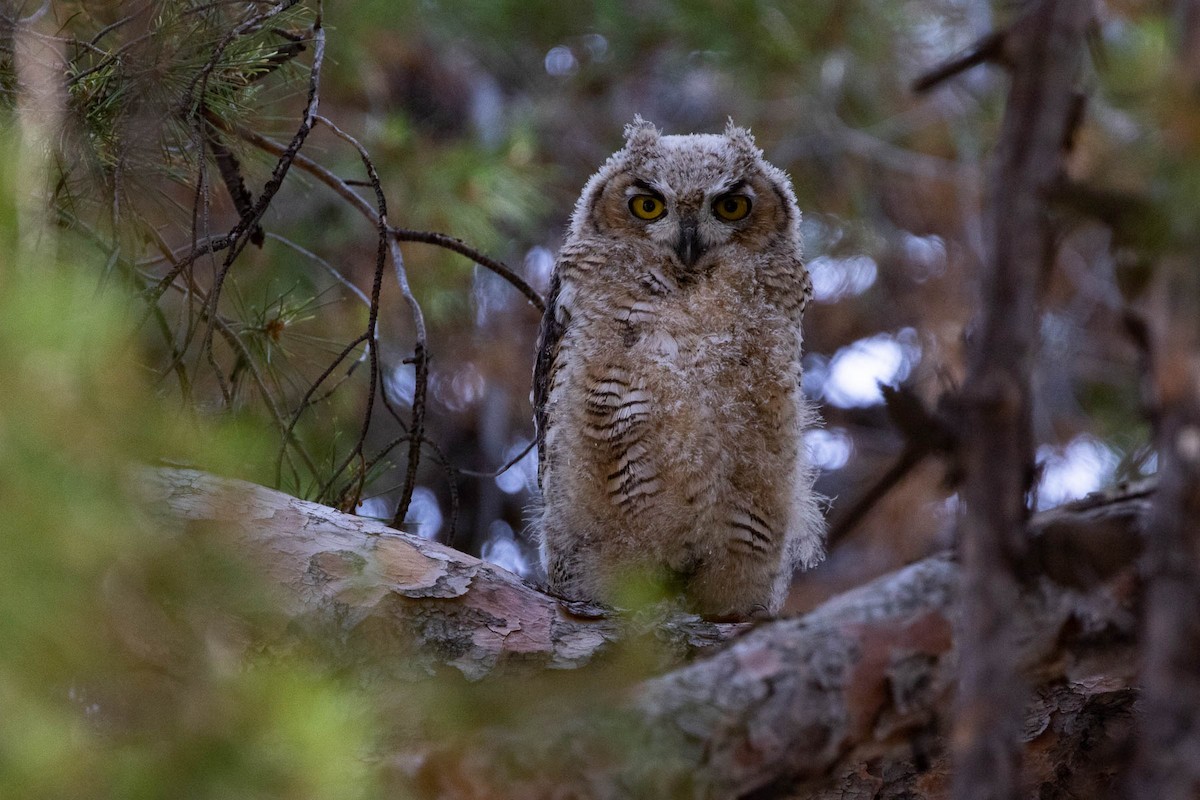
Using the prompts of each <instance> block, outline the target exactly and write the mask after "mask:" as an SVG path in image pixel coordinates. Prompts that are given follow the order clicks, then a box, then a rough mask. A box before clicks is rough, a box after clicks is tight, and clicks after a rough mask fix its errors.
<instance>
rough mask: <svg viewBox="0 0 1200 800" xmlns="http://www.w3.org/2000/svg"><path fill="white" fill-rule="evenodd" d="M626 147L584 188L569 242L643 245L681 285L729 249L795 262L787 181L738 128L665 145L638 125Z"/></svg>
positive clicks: (796, 228)
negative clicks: (780, 255)
mask: <svg viewBox="0 0 1200 800" xmlns="http://www.w3.org/2000/svg"><path fill="white" fill-rule="evenodd" d="M625 138H626V142H625V147H623V148H622V149H621V150H618V151H617V152H616V153H614V154H613V155H612V156H611V157H610V158H609V159H608V161H607V162H605V164H604V166H603V167H601V168H600V171H599V172H597V173H596V174H595V175H593V176H592V179H591V180H590V181H588V184H587V186H586V187H585V188H584V190H583V194H582V196H581V197H580V198H579V202H578V204H577V205H576V206H575V213H574V215H573V216H572V219H571V233H572V234H573V235H574V236H597V235H598V236H603V237H614V238H620V239H622V240H623V241H629V240H630V239H633V240H634V241H642V242H644V243H645V244H646V245H648V246H649V247H651V248H653V249H655V250H660V251H661V252H662V254H663V255H664V256H665V257H667V258H669V259H671V260H672V261H673V262H674V263H675V265H676V267H677V268H678V271H679V272H680V273H681V274H684V275H686V274H688V273H702V272H705V271H706V270H707V268H708V267H709V266H710V265H711V264H713V263H715V262H716V260H717V259H719V258H720V257H721V254H722V251H724V250H726V249H727V248H730V247H736V246H741V247H744V248H747V249H749V250H751V251H761V250H764V249H766V248H768V247H773V246H774V247H780V246H782V247H784V248H786V249H788V250H795V251H796V252H798V249H799V239H800V212H799V209H798V208H797V206H796V197H795V194H794V193H793V191H792V185H791V181H790V180H789V179H788V177H787V175H786V174H784V172H783V171H782V170H780V169H778V168H777V167H774V166H772V165H771V164H769V163H768V162H767V161H766V160H765V159H764V158H763V154H762V151H761V150H759V149H758V147H757V146H756V145H755V143H754V138H753V137H752V136H751V135H750V132H749V131H748V130H746V129H745V128H739V127H736V126H735V125H734V124H733V122H732V120H731V121H730V122H729V124H728V126H727V127H726V128H725V132H724V133H722V134H692V135H688V136H664V135H662V134H661V133H660V132H659V130H658V129H657V128H656V127H654V125H652V124H650V123H649V122H646V121H645V120H643V119H642V118H641V117H636V118H635V119H634V121H633V123H632V124H631V125H628V126H626V128H625Z"/></svg>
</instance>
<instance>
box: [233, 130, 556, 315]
mask: <svg viewBox="0 0 1200 800" xmlns="http://www.w3.org/2000/svg"><path fill="white" fill-rule="evenodd" d="M214 122H215V123H217V124H220V123H219V122H218V121H216V120H214ZM233 132H234V133H236V134H237V135H238V136H240V137H242V138H243V139H245V140H246V141H247V142H250V143H251V144H253V145H254V146H255V147H257V148H259V149H260V150H263V151H265V152H268V153H271V154H272V155H276V156H278V155H281V154H282V153H283V146H282V145H281V144H279V143H278V142H274V141H272V140H270V139H268V138H267V137H265V136H263V135H261V134H259V133H257V132H255V131H252V130H250V129H248V128H243V127H240V126H239V127H235V128H234V129H233ZM295 163H296V166H297V167H299V168H300V169H302V170H304V171H305V172H307V173H308V174H310V175H312V176H313V177H314V178H316V179H317V180H319V181H320V182H321V183H323V184H325V185H326V186H328V187H329V188H330V189H332V190H333V191H334V192H336V193H337V194H338V195H339V196H340V197H341V198H342V199H343V200H345V201H346V202H348V203H349V204H350V205H352V206H353V207H354V208H355V209H356V210H357V211H358V212H359V213H360V214H362V215H363V216H365V217H366V218H367V219H368V220H370V221H371V223H372V224H377V222H378V220H377V216H376V213H375V210H374V209H373V208H372V207H371V204H370V203H368V202H367V201H366V200H364V199H363V198H362V196H361V195H359V194H358V192H356V191H354V189H353V187H352V184H351V182H350V181H347V180H343V179H342V178H339V177H338V176H337V175H335V174H333V173H332V172H330V171H329V170H328V169H326V168H325V167H323V166H321V165H320V164H318V163H317V162H315V161H313V160H312V159H311V158H308V157H307V156H304V155H302V154H301V155H298V156H297V157H296V159H295ZM368 185H369V183H368ZM392 234H393V235H394V236H395V237H396V239H397V240H398V241H402V242H419V243H422V244H431V245H434V246H436V247H441V248H443V249H445V250H450V251H451V252H454V253H458V254H459V255H462V256H466V257H467V258H469V259H471V260H472V261H473V262H475V263H476V264H478V265H479V266H481V267H483V268H484V269H487V270H490V271H492V272H494V273H496V274H497V275H499V276H500V277H501V278H503V279H504V280H506V281H508V283H509V284H510V285H511V286H512V287H513V288H515V289H516V290H517V291H519V292H520V293H521V294H523V295H525V297H526V298H527V299H528V300H529V302H530V303H532V304H533V306H534V308H536V309H537V310H538V311H545V306H546V304H545V301H544V300H543V299H542V296H541V295H540V294H538V293H537V291H535V290H534V288H533V287H532V286H530V285H529V284H528V283H527V282H526V281H525V279H524V278H522V277H521V276H520V275H518V274H517V273H516V272H514V271H513V270H512V268H511V267H509V266H508V265H507V264H505V263H504V262H503V261H498V260H496V259H494V258H492V257H490V256H488V255H485V254H484V253H481V252H480V251H478V250H476V249H475V248H473V247H471V246H470V245H468V244H466V243H465V242H463V241H462V240H461V239H456V238H454V237H453V236H450V235H448V234H445V233H437V232H434V231H413V230H408V229H405V228H392Z"/></svg>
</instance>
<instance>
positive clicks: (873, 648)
mask: <svg viewBox="0 0 1200 800" xmlns="http://www.w3.org/2000/svg"><path fill="white" fill-rule="evenodd" d="M148 483H149V485H150V486H151V495H152V497H154V498H155V499H156V501H157V502H159V503H165V505H166V507H167V508H168V509H169V511H170V513H172V514H173V515H175V516H177V517H182V518H183V519H185V520H187V521H188V529H189V531H192V532H197V533H198V532H202V531H205V532H211V534H210V535H221V536H227V537H228V538H229V539H230V541H231V542H233V543H234V544H236V546H238V547H242V548H245V549H246V551H247V552H248V553H250V554H251V555H252V556H253V557H254V558H257V559H259V561H260V563H262V565H263V569H264V570H265V571H266V573H267V574H268V575H269V577H270V578H271V579H273V580H274V581H276V582H278V583H279V584H280V585H281V586H282V587H283V589H284V591H285V602H286V605H287V609H288V613H290V614H293V615H294V620H293V622H292V624H291V625H289V626H288V627H289V630H290V631H294V630H295V629H297V628H299V629H301V630H309V631H311V630H314V629H315V630H317V631H318V632H320V633H321V634H323V635H325V636H327V637H328V638H330V639H331V640H333V641H336V642H338V644H339V646H340V647H343V648H344V649H345V650H346V651H347V652H352V653H361V652H363V651H365V650H370V651H372V652H373V653H374V655H375V658H374V659H372V660H371V662H370V664H371V668H372V670H373V671H372V673H371V674H373V675H374V676H375V678H376V679H377V680H383V681H393V680H395V679H397V678H403V679H406V683H405V684H402V685H408V684H407V680H411V679H413V678H414V677H420V676H423V675H428V674H429V673H430V672H433V671H435V670H436V669H437V667H438V665H441V664H446V665H450V666H452V667H454V668H456V669H457V670H458V671H460V672H461V673H462V674H464V675H466V676H468V677H470V678H473V679H479V678H483V677H489V681H495V680H501V681H502V678H503V675H505V674H507V675H512V674H513V670H514V669H516V668H518V667H520V666H525V667H532V668H534V669H522V670H521V674H522V675H523V676H524V677H523V678H521V681H520V685H521V686H524V687H526V688H528V687H529V686H531V685H534V686H543V685H547V684H543V683H542V682H544V681H549V680H550V679H549V677H548V676H547V675H545V674H543V673H541V672H540V671H539V670H537V669H536V668H538V667H543V666H546V667H554V668H581V667H584V666H585V665H592V666H588V667H587V669H585V670H582V672H581V680H582V681H583V683H584V686H585V687H586V688H585V693H595V692H597V691H599V690H598V689H597V688H596V687H597V686H598V685H599V682H598V681H597V680H596V679H595V676H596V675H597V674H599V673H597V672H596V671H595V668H596V666H598V664H596V662H598V661H603V660H604V654H605V653H606V652H609V651H610V650H611V649H612V648H613V645H614V642H616V641H617V640H618V639H619V638H621V637H623V636H628V635H629V633H630V627H631V626H630V625H629V624H628V623H619V622H617V621H614V620H613V619H611V618H608V617H606V616H604V614H603V613H602V612H601V610H599V609H595V608H575V609H574V610H572V609H571V608H568V607H566V606H565V605H564V604H563V603H561V602H560V601H558V600H556V599H555V598H553V597H550V596H548V595H545V594H543V593H541V592H539V591H537V590H536V589H534V588H532V587H530V586H529V585H527V584H525V583H524V582H522V581H520V580H519V579H518V578H516V577H515V576H513V575H511V574H510V573H508V572H506V571H504V570H502V569H500V568H498V567H495V566H493V565H491V564H487V563H485V562H481V561H479V560H478V559H475V558H472V557H470V556H467V555H464V554H462V553H458V552H457V551H454V550H451V549H449V548H446V547H443V546H441V545H438V544H436V543H433V542H429V541H426V540H423V539H420V538H419V537H416V536H413V535H410V534H405V533H400V532H397V531H393V530H390V529H388V528H386V527H384V526H383V525H382V524H380V523H377V522H373V521H370V520H365V519H362V518H358V517H353V516H350V515H346V514H341V513H339V512H337V511H334V510H333V509H330V508H326V507H323V506H319V505H317V504H314V503H308V502H304V501H300V500H296V499H294V498H291V497H288V496H287V495H284V494H281V493H279V492H275V491H272V490H268V489H264V488H261V487H257V486H254V485H252V484H247V483H244V482H240V481H230V480H223V479H219V478H214V477H212V476H209V475H205V474H203V473H199V472H195V471H192V470H177V469H171V470H156V471H153V472H151V473H150V478H149V480H148ZM1149 492H1150V490H1149V489H1148V488H1147V487H1145V486H1134V487H1127V488H1125V489H1123V490H1121V491H1118V492H1115V493H1113V494H1111V495H1108V496H1103V497H1098V498H1094V499H1092V500H1089V501H1085V502H1081V503H1077V504H1073V505H1072V506H1069V507H1064V508H1062V509H1057V510H1055V511H1054V512H1053V513H1047V514H1043V515H1038V517H1036V518H1035V519H1034V523H1033V525H1034V528H1035V529H1036V530H1037V536H1035V541H1036V542H1041V541H1045V542H1047V545H1048V547H1049V549H1050V550H1054V551H1057V550H1059V549H1064V548H1065V549H1067V550H1068V551H1069V552H1071V553H1073V554H1074V556H1073V559H1072V565H1073V569H1070V570H1066V572H1065V574H1066V575H1067V576H1068V577H1071V576H1078V575H1084V576H1086V577H1087V580H1072V583H1073V584H1076V585H1084V584H1086V585H1089V586H1091V589H1090V590H1089V591H1087V592H1081V591H1078V590H1077V589H1073V588H1068V587H1063V586H1061V585H1059V584H1057V583H1055V582H1054V581H1053V580H1051V579H1050V578H1047V577H1042V578H1040V579H1038V580H1035V581H1032V582H1031V583H1030V584H1029V585H1028V586H1027V587H1026V588H1025V590H1024V591H1023V592H1022V593H1021V594H1020V596H1019V597H1018V599H1017V602H1016V603H1015V604H1014V606H1013V607H1012V608H1011V609H1010V613H1011V616H1012V619H1013V621H1014V627H1015V628H1016V629H1017V630H1019V631H1020V632H1021V635H1020V637H1019V638H1018V639H1017V641H1016V642H1015V643H1014V653H1015V654H1016V656H1015V660H1016V663H1017V666H1018V667H1019V668H1020V670H1021V671H1022V674H1023V675H1025V676H1026V678H1028V679H1029V680H1030V681H1031V683H1032V684H1033V685H1034V686H1036V687H1038V688H1037V693H1036V696H1035V698H1034V699H1033V701H1032V702H1031V704H1030V705H1029V706H1027V707H1026V708H1025V710H1024V713H1023V715H1022V721H1023V729H1022V733H1021V734H1020V736H1019V738H1020V740H1021V742H1022V744H1023V747H1024V751H1025V756H1026V758H1025V771H1024V773H1023V775H1022V778H1021V785H1022V787H1023V788H1024V790H1026V793H1027V794H1028V795H1029V796H1037V793H1038V792H1039V791H1042V790H1043V789H1046V788H1047V787H1051V786H1053V787H1066V790H1069V791H1073V792H1075V793H1076V794H1075V795H1074V796H1079V797H1086V796H1091V797H1098V796H1102V792H1101V791H1100V788H1099V787H1100V785H1101V784H1102V783H1103V782H1104V781H1107V780H1110V779H1111V778H1112V776H1113V774H1114V773H1115V772H1116V771H1118V770H1119V769H1121V768H1122V766H1123V764H1124V761H1123V759H1122V758H1121V757H1118V756H1120V754H1121V752H1123V751H1120V750H1119V745H1120V743H1121V741H1123V740H1122V737H1123V736H1124V735H1125V734H1126V733H1127V732H1128V727H1129V725H1128V717H1129V709H1130V706H1131V704H1132V702H1133V698H1134V695H1133V692H1132V690H1131V688H1130V687H1131V680H1132V677H1131V676H1132V675H1133V674H1134V670H1135V662H1136V658H1135V653H1134V648H1133V637H1132V631H1133V628H1134V624H1135V620H1136V615H1135V614H1133V613H1132V612H1131V610H1130V608H1129V606H1130V604H1131V603H1132V602H1133V599H1134V595H1135V592H1134V590H1135V588H1136V580H1135V578H1134V577H1133V571H1132V564H1133V559H1126V560H1124V562H1123V563H1117V564H1112V563H1107V564H1106V563H1105V554H1106V553H1107V552H1108V551H1109V550H1110V549H1111V548H1112V547H1114V546H1118V545H1119V546H1120V547H1123V548H1125V552H1129V553H1132V554H1134V556H1136V553H1137V552H1138V549H1139V546H1140V541H1141V535H1140V533H1139V532H1138V531H1137V523H1138V522H1139V520H1141V519H1142V516H1143V514H1144V512H1145V510H1146V508H1147V506H1148V504H1149V502H1150V500H1149ZM1097 531H1099V532H1101V534H1102V536H1103V539H1102V541H1103V542H1105V544H1104V546H1103V547H1102V548H1100V552H1097V551H1096V549H1095V548H1091V547H1089V546H1088V542H1089V539H1090V538H1091V537H1092V536H1093V534H1095V533H1096V532H1097ZM1034 551H1035V552H1037V551H1038V548H1037V547H1035V548H1034ZM1043 555H1045V554H1043ZM1092 561H1094V562H1095V563H1094V564H1091V565H1090V566H1089V564H1088V563H1087V562H1092ZM1034 563H1036V564H1041V563H1043V562H1042V561H1036V562H1031V564H1034ZM1050 571H1051V573H1052V574H1053V573H1054V572H1055V570H1054V569H1051V570H1050ZM961 581H962V572H961V569H960V567H959V565H958V564H957V563H956V562H955V561H954V560H953V559H952V558H950V557H949V556H946V555H942V556H937V557H933V558H930V559H927V560H925V561H922V562H919V563H917V564H914V565H912V566H910V567H907V568H905V569H903V570H900V571H898V572H896V573H893V574H891V575H887V576H885V577H883V578H881V579H880V580H878V581H876V582H874V583H871V584H869V585H867V586H864V587H861V588H859V589H856V590H854V591H852V592H849V593H847V594H845V595H842V596H839V597H837V598H834V599H833V600H830V601H829V602H827V603H826V604H824V605H823V606H821V607H820V608H818V609H817V610H815V611H813V612H812V613H810V614H808V615H806V616H804V617H800V618H793V619H783V620H777V621H775V622H771V623H767V624H764V625H760V626H758V627H756V628H754V629H752V630H750V631H749V632H744V631H745V628H744V627H743V626H733V625H714V624H710V623H706V622H703V621H700V620H696V619H695V618H683V619H681V620H675V621H673V622H671V623H669V624H668V625H667V626H666V627H665V628H663V629H662V630H661V631H656V633H658V635H660V636H662V637H666V638H667V639H669V640H670V641H671V642H673V643H675V644H676V652H677V653H679V654H681V655H682V654H686V653H691V654H695V653H697V652H698V651H699V650H700V649H702V648H704V647H706V646H708V645H720V644H721V643H723V642H728V641H729V639H730V638H731V637H733V636H734V635H735V634H739V633H741V635H740V636H737V637H736V638H735V639H734V640H733V641H732V642H729V643H728V644H725V645H724V646H718V647H716V648H715V649H712V655H711V656H709V657H705V658H703V659H701V660H698V661H696V662H695V663H693V664H690V665H687V666H683V667H681V668H678V669H676V670H674V671H671V672H668V673H666V674H664V675H662V676H661V677H658V678H654V679H652V680H650V681H647V682H645V683H642V684H640V686H637V687H635V688H634V690H633V691H632V692H630V691H628V690H626V689H619V690H618V694H617V695H616V696H617V697H618V701H617V702H612V703H608V702H602V703H596V702H592V703H591V704H589V703H588V702H587V701H586V700H584V699H581V698H579V697H576V701H577V704H576V705H574V706H571V707H565V706H564V697H563V695H562V694H561V693H558V694H551V697H550V698H546V697H545V696H544V695H545V694H548V693H549V692H542V691H541V690H534V691H533V692H532V693H530V698H531V699H530V700H529V702H530V703H532V704H533V705H534V706H535V708H533V709H532V710H531V711H530V712H529V713H530V714H531V715H532V717H533V718H534V719H535V724H524V725H521V726H513V725H508V726H505V727H503V728H499V729H488V730H484V731H482V732H475V733H473V734H466V735H465V737H464V738H461V739H453V738H450V739H442V740H439V741H434V742H429V741H424V742H421V741H415V742H412V743H411V748H410V749H408V750H406V751H405V752H404V753H397V755H396V764H397V765H398V766H397V769H396V773H397V778H396V779H397V781H398V782H400V783H402V784H403V787H404V789H405V791H408V792H413V793H416V794H418V795H421V796H430V797H496V796H511V797H529V798H537V797H565V796H586V797H627V796H645V797H713V798H717V797H740V796H745V797H760V798H767V797H795V798H802V797H803V798H809V797H814V798H835V797H836V798H841V797H872V798H899V797H907V798H924V797H940V796H944V794H945V791H946V780H947V778H946V776H947V774H948V756H947V747H946V737H945V732H946V731H947V730H948V727H949V719H950V710H949V709H950V705H951V698H952V694H953V690H954V686H955V683H956V680H957V665H958V663H959V654H960V652H961V643H960V642H959V640H958V639H957V637H956V622H957V620H956V614H957V610H956V609H957V600H956V598H957V594H958V587H959V585H960V582H961ZM632 627H634V628H636V626H632ZM280 633H281V634H282V631H280ZM380 665H385V669H384V671H383V672H382V673H381V672H380V671H379V670H380ZM502 668H503V669H502ZM589 675H590V676H593V677H592V678H590V679H589V678H588V677H587V676H589ZM534 681H536V682H537V683H531V682H534ZM498 685H501V686H503V685H505V684H503V682H502V683H501V684H498ZM539 697H541V698H542V701H541V702H542V705H543V706H544V707H542V708H537V707H536V706H537V705H538V702H539V701H538V698H539ZM597 706H599V708H597ZM1055 791H1058V788H1055ZM1046 796H1053V797H1059V796H1062V797H1065V796H1067V795H1065V794H1053V793H1052V794H1050V795H1046Z"/></svg>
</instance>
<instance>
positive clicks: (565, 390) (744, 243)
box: [534, 117, 824, 617]
mask: <svg viewBox="0 0 1200 800" xmlns="http://www.w3.org/2000/svg"><path fill="white" fill-rule="evenodd" d="M625 134H626V144H625V147H624V148H623V149H621V150H619V151H618V152H617V153H615V154H614V155H613V156H611V157H610V158H609V159H608V161H607V162H606V163H605V164H604V166H603V167H601V169H600V171H599V172H597V173H596V174H595V175H593V176H592V178H591V180H589V181H588V183H587V186H585V187H584V190H583V194H582V195H581V196H580V198H579V201H578V202H577V204H576V206H575V212H574V214H573V216H572V218H571V226H570V231H569V233H568V235H567V238H566V242H565V243H564V245H563V247H562V250H561V251H560V252H559V255H558V261H557V263H556V264H555V267H554V272H553V276H552V278H551V285H550V293H549V302H548V304H547V306H548V307H547V309H546V314H545V317H544V318H543V321H542V329H541V335H540V336H539V341H538V356H537V366H536V368H535V371H534V407H535V414H536V422H537V431H538V444H539V451H538V454H539V463H538V483H539V485H540V487H541V490H542V505H541V508H540V511H539V514H540V519H538V520H537V527H538V528H540V534H541V542H542V555H543V558H544V561H545V565H546V572H547V575H548V577H549V581H550V587H551V589H552V590H554V591H557V592H558V593H560V594H562V595H564V596H567V597H574V598H580V599H591V600H601V601H612V600H613V599H614V597H615V596H617V594H618V590H619V587H620V586H621V582H622V581H623V580H626V579H628V578H629V577H631V576H633V575H645V574H646V573H650V574H652V575H654V576H656V577H660V578H664V579H671V580H673V581H678V582H679V584H680V585H681V586H682V589H683V593H684V595H685V597H686V598H687V600H688V601H689V603H690V605H691V606H692V607H693V608H694V609H695V610H696V611H698V612H700V613H703V614H707V615H712V616H732V617H744V616H752V615H761V614H764V613H766V614H774V613H776V612H777V611H778V610H779V608H780V606H781V604H782V602H783V598H784V595H785V593H786V591H787V587H788V583H789V581H790V579H791V574H792V571H793V569H794V567H795V566H796V565H797V564H800V565H803V566H806V567H807V566H811V565H812V564H814V563H816V562H817V561H819V560H820V559H821V557H822V555H823V539H824V522H823V520H822V517H821V513H820V510H819V508H818V503H817V497H816V496H815V495H814V494H813V490H812V485H813V480H814V478H815V471H814V469H813V468H812V467H811V466H810V464H809V462H808V460H807V458H806V454H805V448H804V444H803V441H802V433H803V431H804V429H805V428H806V427H808V426H810V425H813V424H814V423H815V421H816V415H815V412H814V410H813V409H812V407H811V406H810V405H809V403H808V402H807V401H806V400H805V399H804V397H803V395H802V394H801V391H800V345H801V333H800V320H801V316H802V315H803V312H804V307H805V305H806V304H807V303H808V300H809V298H810V296H811V294H812V291H811V281H810V279H809V276H808V272H807V271H806V270H805V268H804V265H803V263H802V262H801V260H800V230H799V225H800V210H799V209H798V208H797V206H796V198H795V195H794V193H793V192H792V187H791V183H790V181H789V179H788V177H787V175H785V174H784V173H783V172H782V171H781V170H779V169H777V168H776V167H774V166H772V165H771V164H769V163H767V162H766V161H765V160H764V159H763V155H762V151H761V150H759V149H758V148H757V146H756V145H755V143H754V139H753V138H752V137H751V135H750V133H749V132H748V131H747V130H745V129H743V128H738V127H735V126H734V125H733V123H732V122H730V124H729V126H728V127H727V128H726V130H725V133H724V134H723V135H708V134H702V135H690V136H663V135H661V134H660V133H659V131H658V130H657V129H656V128H655V127H654V126H653V125H651V124H649V123H647V122H645V121H643V120H642V119H641V118H640V117H639V118H637V119H635V121H634V122H633V124H632V125H629V126H628V127H627V128H626V130H625Z"/></svg>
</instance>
